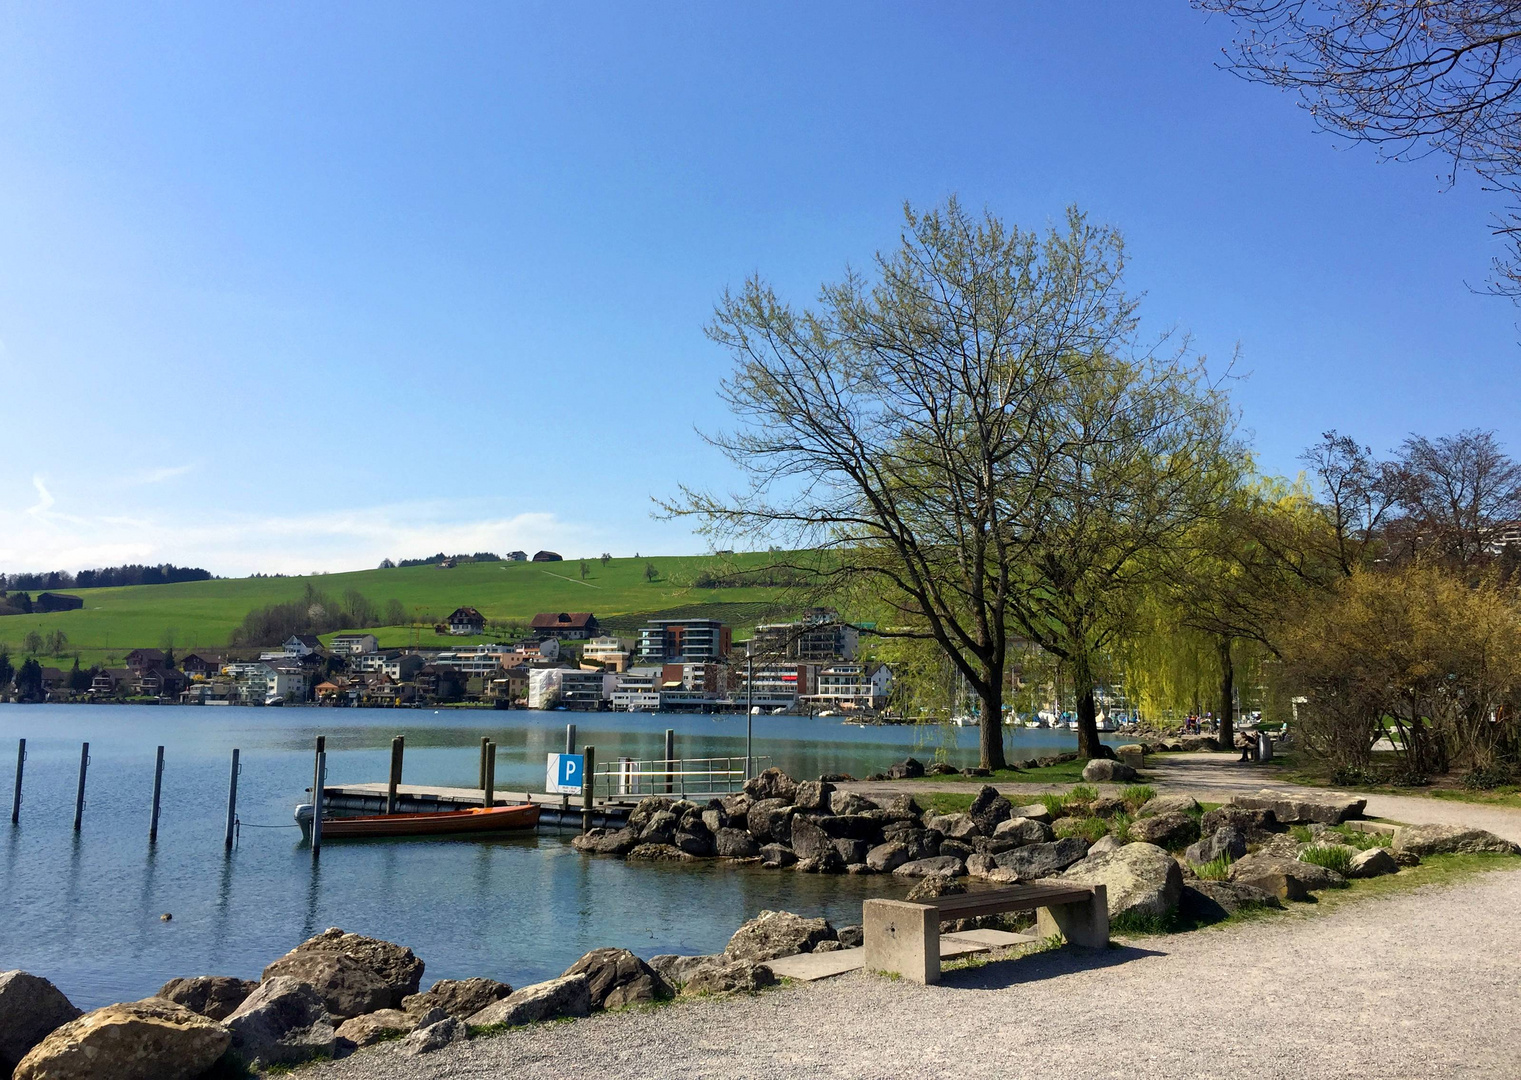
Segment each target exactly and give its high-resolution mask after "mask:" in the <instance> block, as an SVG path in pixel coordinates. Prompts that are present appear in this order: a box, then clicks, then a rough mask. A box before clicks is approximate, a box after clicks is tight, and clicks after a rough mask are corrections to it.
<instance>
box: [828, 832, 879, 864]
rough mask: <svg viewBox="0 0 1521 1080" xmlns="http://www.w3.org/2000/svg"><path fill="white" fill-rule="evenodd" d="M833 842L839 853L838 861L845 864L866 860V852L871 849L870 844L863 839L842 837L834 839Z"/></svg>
mask: <svg viewBox="0 0 1521 1080" xmlns="http://www.w3.org/2000/svg"><path fill="white" fill-rule="evenodd" d="M833 844H834V849H835V851H837V852H838V853H839V856H840V862H842V863H844V864H845V865H846V866H853V865H855V864H856V863H864V862H865V861H866V853H867V852H868V851H870V850H871V845H869V844H868V843H867V842H866V841H865V840H846V839H843V838H842V839H838V840H834V841H833Z"/></svg>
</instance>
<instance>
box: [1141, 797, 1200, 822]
mask: <svg viewBox="0 0 1521 1080" xmlns="http://www.w3.org/2000/svg"><path fill="white" fill-rule="evenodd" d="M1198 812H1199V804H1198V803H1197V802H1196V801H1194V798H1193V796H1191V795H1153V796H1152V797H1151V798H1149V799H1147V800H1146V801H1145V802H1144V803H1142V804H1141V808H1140V809H1139V810H1137V811H1136V812H1135V816H1136V817H1138V818H1145V817H1156V816H1158V815H1159V814H1197V813H1198Z"/></svg>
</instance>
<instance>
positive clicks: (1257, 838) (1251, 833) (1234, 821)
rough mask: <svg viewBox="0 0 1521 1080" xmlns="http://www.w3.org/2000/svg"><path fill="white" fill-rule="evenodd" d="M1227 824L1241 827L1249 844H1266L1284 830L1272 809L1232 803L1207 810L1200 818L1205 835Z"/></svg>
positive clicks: (1201, 831) (1200, 824)
mask: <svg viewBox="0 0 1521 1080" xmlns="http://www.w3.org/2000/svg"><path fill="white" fill-rule="evenodd" d="M1227 825H1228V826H1230V827H1231V828H1233V829H1240V830H1241V832H1242V834H1243V835H1244V836H1245V837H1246V842H1247V843H1248V844H1264V843H1266V842H1267V841H1269V840H1271V839H1272V838H1273V836H1274V835H1276V834H1277V833H1280V832H1282V830H1283V826H1281V825H1279V824H1278V816H1277V815H1276V814H1274V813H1273V812H1272V811H1271V810H1249V809H1247V808H1246V807H1244V806H1232V805H1231V804H1230V803H1226V804H1225V805H1224V806H1217V807H1215V808H1214V809H1213V810H1208V811H1206V812H1205V814H1204V816H1203V817H1202V818H1200V819H1199V831H1200V833H1202V834H1203V835H1205V836H1208V835H1209V834H1210V833H1212V832H1214V831H1215V830H1216V829H1219V828H1223V827H1225V826H1227Z"/></svg>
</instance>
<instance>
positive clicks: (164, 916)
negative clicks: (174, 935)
mask: <svg viewBox="0 0 1521 1080" xmlns="http://www.w3.org/2000/svg"><path fill="white" fill-rule="evenodd" d="M158 918H159V921H160V922H168V921H169V920H170V919H172V918H174V916H173V915H171V914H169V913H168V912H167V911H166V912H164V913H163V914H162V915H160V916H159V917H158Z"/></svg>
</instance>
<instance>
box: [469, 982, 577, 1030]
mask: <svg viewBox="0 0 1521 1080" xmlns="http://www.w3.org/2000/svg"><path fill="white" fill-rule="evenodd" d="M590 1013H591V985H590V982H589V980H588V979H587V977H586V976H585V975H582V974H576V975H563V976H561V977H560V978H558V979H550V980H549V981H547V982H541V983H534V984H533V985H532V986H525V987H523V988H522V989H521V990H514V991H513V992H512V993H511V994H508V995H507V996H506V997H504V998H503V999H502V1000H501V1001H493V1002H492V1003H491V1004H490V1005H487V1006H486V1007H485V1008H484V1009H482V1010H481V1011H480V1012H478V1013H475V1014H473V1015H472V1016H471V1017H470V1019H469V1023H470V1026H471V1027H486V1026H487V1025H494V1024H505V1025H506V1026H508V1027H516V1026H518V1025H519V1024H536V1023H538V1022H539V1021H540V1020H557V1019H559V1018H560V1017H562V1016H587V1015H589V1014H590Z"/></svg>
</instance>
